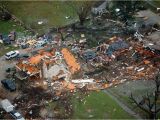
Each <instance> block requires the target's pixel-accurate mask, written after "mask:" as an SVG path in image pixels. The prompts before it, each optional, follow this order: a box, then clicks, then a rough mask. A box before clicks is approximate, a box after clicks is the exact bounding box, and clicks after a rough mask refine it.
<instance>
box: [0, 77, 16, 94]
mask: <svg viewBox="0 0 160 120" xmlns="http://www.w3.org/2000/svg"><path fill="white" fill-rule="evenodd" d="M1 83H2V85H3V86H4V87H5V88H6V89H7V90H9V91H10V92H13V91H16V84H15V82H14V81H13V80H9V79H4V80H1Z"/></svg>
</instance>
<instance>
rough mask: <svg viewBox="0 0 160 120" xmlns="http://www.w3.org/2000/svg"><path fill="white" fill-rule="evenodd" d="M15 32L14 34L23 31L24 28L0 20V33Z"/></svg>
mask: <svg viewBox="0 0 160 120" xmlns="http://www.w3.org/2000/svg"><path fill="white" fill-rule="evenodd" d="M13 30H15V31H16V32H22V31H24V28H23V27H21V26H17V25H15V23H14V22H12V21H1V20H0V33H3V34H8V33H9V32H11V31H13Z"/></svg>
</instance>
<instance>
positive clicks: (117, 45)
mask: <svg viewBox="0 0 160 120" xmlns="http://www.w3.org/2000/svg"><path fill="white" fill-rule="evenodd" d="M126 48H129V45H128V44H127V43H126V42H125V41H123V40H118V41H116V42H114V43H112V44H111V45H110V46H109V47H108V49H107V50H106V54H107V55H108V56H112V54H113V53H114V52H115V51H118V50H121V49H126Z"/></svg>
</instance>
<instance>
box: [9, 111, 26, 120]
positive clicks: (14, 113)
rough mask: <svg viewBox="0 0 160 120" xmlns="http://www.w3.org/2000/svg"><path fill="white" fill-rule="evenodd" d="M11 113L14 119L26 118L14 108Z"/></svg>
mask: <svg viewBox="0 0 160 120" xmlns="http://www.w3.org/2000/svg"><path fill="white" fill-rule="evenodd" d="M10 114H11V115H12V117H13V118H14V119H16V120H25V119H24V118H23V116H22V115H21V114H20V113H19V112H18V111H15V110H13V111H11V112H10Z"/></svg>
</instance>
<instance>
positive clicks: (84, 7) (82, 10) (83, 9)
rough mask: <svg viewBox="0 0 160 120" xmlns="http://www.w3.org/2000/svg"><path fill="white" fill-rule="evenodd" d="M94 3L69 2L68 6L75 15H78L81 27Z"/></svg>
mask: <svg viewBox="0 0 160 120" xmlns="http://www.w3.org/2000/svg"><path fill="white" fill-rule="evenodd" d="M94 3H95V2H94V1H74V2H69V5H70V6H72V7H73V9H74V10H75V12H76V14H77V15H78V18H79V21H80V25H83V24H84V22H85V20H86V18H87V16H88V15H89V13H90V11H91V8H92V6H93V5H94Z"/></svg>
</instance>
